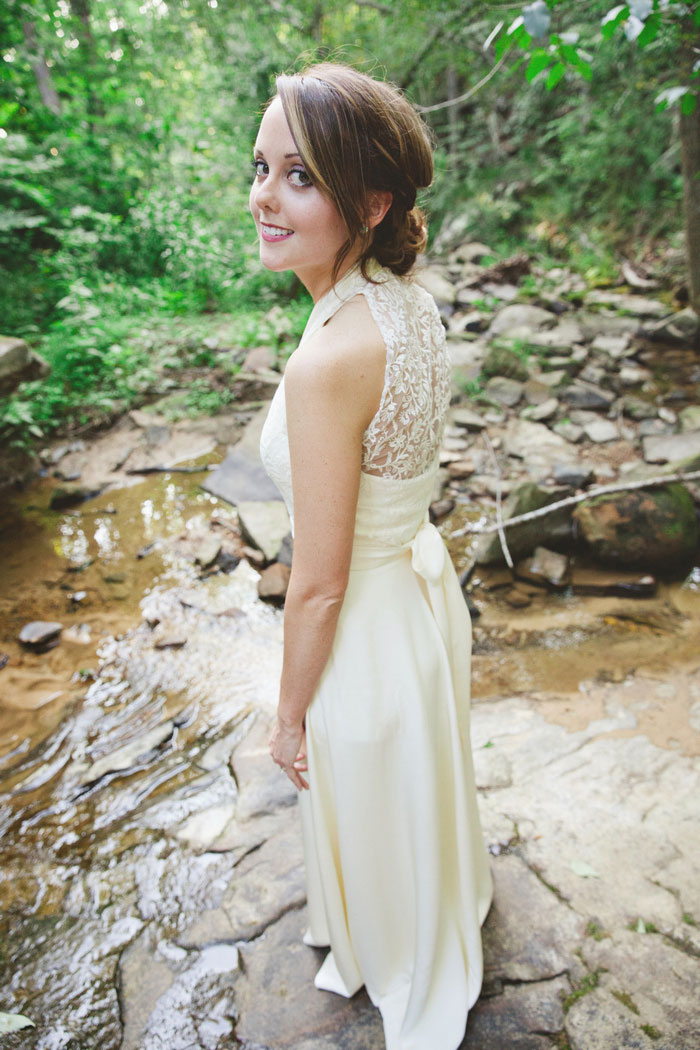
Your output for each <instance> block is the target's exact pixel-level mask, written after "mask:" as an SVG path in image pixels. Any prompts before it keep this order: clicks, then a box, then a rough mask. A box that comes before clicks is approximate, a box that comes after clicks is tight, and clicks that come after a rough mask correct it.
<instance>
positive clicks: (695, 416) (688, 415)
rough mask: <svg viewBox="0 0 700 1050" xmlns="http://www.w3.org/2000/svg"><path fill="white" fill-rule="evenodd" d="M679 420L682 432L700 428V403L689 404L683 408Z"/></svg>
mask: <svg viewBox="0 0 700 1050" xmlns="http://www.w3.org/2000/svg"><path fill="white" fill-rule="evenodd" d="M678 421H679V423H680V425H681V432H682V433H684V434H685V433H688V431H693V430H700V405H688V407H687V408H682V409H681V411H680V412H679V413H678Z"/></svg>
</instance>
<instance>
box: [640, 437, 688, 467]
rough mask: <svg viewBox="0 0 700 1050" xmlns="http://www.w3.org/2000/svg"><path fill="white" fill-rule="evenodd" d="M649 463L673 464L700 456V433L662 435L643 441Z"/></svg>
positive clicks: (646, 438) (645, 455) (645, 456)
mask: <svg viewBox="0 0 700 1050" xmlns="http://www.w3.org/2000/svg"><path fill="white" fill-rule="evenodd" d="M642 448H643V450H644V458H645V460H646V461H647V463H672V462H673V461H674V460H678V459H687V458H688V457H690V456H697V455H699V454H700V431H697V430H696V431H690V432H688V433H685V434H660V435H659V436H650V437H645V438H643V439H642Z"/></svg>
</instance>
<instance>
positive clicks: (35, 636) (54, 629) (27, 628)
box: [18, 620, 63, 651]
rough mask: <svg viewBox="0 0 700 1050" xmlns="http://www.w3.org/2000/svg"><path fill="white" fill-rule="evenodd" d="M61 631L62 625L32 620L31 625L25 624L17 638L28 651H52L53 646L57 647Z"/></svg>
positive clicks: (48, 621) (54, 622) (49, 621)
mask: <svg viewBox="0 0 700 1050" xmlns="http://www.w3.org/2000/svg"><path fill="white" fill-rule="evenodd" d="M62 630H63V624H62V623H58V622H56V621H52V620H32V621H31V623H25V625H24V627H23V628H22V630H21V631H20V632H19V635H18V638H19V640H20V642H21V643H22V645H26V646H27V647H28V648H29V649H35V650H38V651H42V650H45V649H53V647H54V646H55V645H58V642H59V635H60V633H61V631H62Z"/></svg>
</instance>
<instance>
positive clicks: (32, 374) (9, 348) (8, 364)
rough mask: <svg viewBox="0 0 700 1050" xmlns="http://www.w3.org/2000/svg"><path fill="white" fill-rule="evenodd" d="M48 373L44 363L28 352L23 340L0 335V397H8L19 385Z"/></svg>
mask: <svg viewBox="0 0 700 1050" xmlns="http://www.w3.org/2000/svg"><path fill="white" fill-rule="evenodd" d="M50 371H51V369H50V368H49V365H48V364H47V363H46V361H44V359H43V358H42V357H39V355H38V354H35V353H34V351H33V350H30V349H29V347H28V346H27V344H26V343H25V341H24V339H15V338H14V337H13V336H7V335H0V397H9V395H10V394H11V393H12V392H13V391H14V390H16V389H17V387H18V386H19V384H20V383H25V382H27V381H28V380H31V379H41V378H43V377H44V376H46V375H48V374H49V372H50Z"/></svg>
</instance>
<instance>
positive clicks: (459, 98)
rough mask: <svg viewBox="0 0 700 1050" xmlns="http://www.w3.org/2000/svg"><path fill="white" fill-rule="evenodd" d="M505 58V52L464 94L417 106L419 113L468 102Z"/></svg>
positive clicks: (433, 111)
mask: <svg viewBox="0 0 700 1050" xmlns="http://www.w3.org/2000/svg"><path fill="white" fill-rule="evenodd" d="M505 60H506V56H505V54H503V55H501V57H500V58H499V60H498V62H497V63H496V65H495V66H494V67H493V69H491V70H489V72H488V73H487V74H486V76H485V77H482V78H481V80H480V81H479V83H478V84H475V85H474V87H471V88H469V91H465V92H464V94H463V95H458V96H457V98H448V99H447V101H446V102H436V103H435V105H434V106H416V109H417V110H418V112H419V113H435V112H436V110H438V109H447V108H448V107H449V106H459V105H460V104H461V103H462V102H466V101H467V99H468V98H471V97H472V95H476V93H477V91H481V89H482V87H484V86H485V85H486V84H488V82H489V80H491V78H492V77H495V75H496V73H498V71H499V69H500V68H501V66H502V65H503V63H504V62H505Z"/></svg>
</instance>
